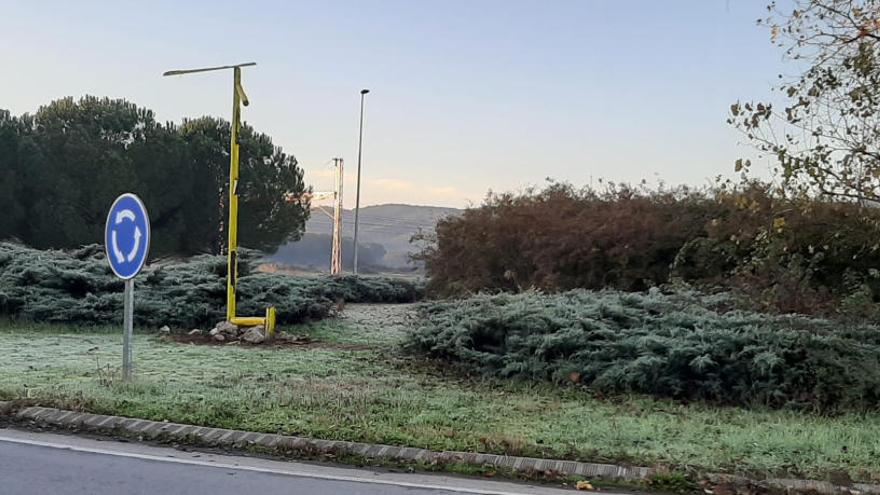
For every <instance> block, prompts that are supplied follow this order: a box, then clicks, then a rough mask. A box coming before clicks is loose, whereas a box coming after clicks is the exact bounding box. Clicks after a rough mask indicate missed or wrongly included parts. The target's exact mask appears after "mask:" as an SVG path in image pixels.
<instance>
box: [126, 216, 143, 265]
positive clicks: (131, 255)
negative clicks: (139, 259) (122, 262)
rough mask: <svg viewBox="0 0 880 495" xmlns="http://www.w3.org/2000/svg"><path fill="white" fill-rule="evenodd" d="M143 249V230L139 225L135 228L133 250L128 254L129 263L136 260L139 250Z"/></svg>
mask: <svg viewBox="0 0 880 495" xmlns="http://www.w3.org/2000/svg"><path fill="white" fill-rule="evenodd" d="M139 247H141V228H140V227H138V226H137V225H135V226H134V247H132V248H131V251H129V253H128V262H129V263H131V261H132V260H133V259H134V257H135V255H136V254H137V252H138V248H139Z"/></svg>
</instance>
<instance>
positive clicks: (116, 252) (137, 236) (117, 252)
mask: <svg viewBox="0 0 880 495" xmlns="http://www.w3.org/2000/svg"><path fill="white" fill-rule="evenodd" d="M135 218H136V217H135V215H134V212H133V211H131V210H129V209H125V210H122V211H119V212H117V213H116V225H119V224H120V223H122V221H123V220H125V219H128V220H131V221H132V222H134V221H135ZM142 235H143V234H142V233H141V229H140V227H138V226H137V225H135V226H134V246H133V247H132V248H131V251H129V253H128V256H125V254H124V253H123V252H122V250H121V249H119V244H118V243H117V242H116V230H113V231H112V232H110V240H111V243H110V244H112V246H111V247H112V248H113V256H115V257H116V261H117V262H118V263H123V262H125V260H126V259H128V261H129V262H131V261H132V260H134V257H135V256H136V255H137V252H138V249H139V248H140V247H141V236H142Z"/></svg>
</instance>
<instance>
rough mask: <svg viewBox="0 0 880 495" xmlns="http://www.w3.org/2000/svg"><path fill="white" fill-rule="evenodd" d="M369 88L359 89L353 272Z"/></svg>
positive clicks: (356, 259)
mask: <svg viewBox="0 0 880 495" xmlns="http://www.w3.org/2000/svg"><path fill="white" fill-rule="evenodd" d="M369 92H370V90H369V89H362V90H361V125H360V130H359V132H358V172H357V192H356V193H355V196H354V274H355V275H357V272H358V214H359V213H360V211H361V151H362V150H363V144H364V96H365V95H366V94H367V93H369Z"/></svg>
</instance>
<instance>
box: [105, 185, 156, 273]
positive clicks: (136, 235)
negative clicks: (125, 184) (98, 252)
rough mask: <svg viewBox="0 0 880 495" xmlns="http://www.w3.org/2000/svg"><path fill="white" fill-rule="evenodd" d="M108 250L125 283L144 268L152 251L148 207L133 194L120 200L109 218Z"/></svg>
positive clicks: (114, 268)
mask: <svg viewBox="0 0 880 495" xmlns="http://www.w3.org/2000/svg"><path fill="white" fill-rule="evenodd" d="M104 246H105V249H106V251H107V261H108V262H109V263H110V269H111V270H113V273H115V274H116V276H117V277H119V278H121V279H123V280H129V279H131V278H133V277H134V276H135V275H137V274H138V272H140V271H141V268H143V266H144V263H145V262H146V261H147V254H148V252H149V250H150V218H149V216H148V215H147V209H146V208H145V207H144V203H143V202H142V201H141V200H140V198H138V197H137V196H135V195H134V194H131V193H126V194H123V195H122V196H119V197H118V198H116V201H114V202H113V206H111V207H110V212H109V213H108V214H107V224H106V226H105V228H104Z"/></svg>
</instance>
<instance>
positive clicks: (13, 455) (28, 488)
mask: <svg viewBox="0 0 880 495" xmlns="http://www.w3.org/2000/svg"><path fill="white" fill-rule="evenodd" d="M49 493H51V494H64V495H123V494H126V495H127V494H145V495H146V494H151V495H152V494H161V495H175V494H186V495H227V494H229V495H232V494H235V495H241V494H248V495H249V494H254V495H274V494H308V495H330V494H346V495H379V494H387V495H404V494H406V495H446V494H463V493H464V494H471V493H473V494H484V495H489V494H495V495H556V494H560V495H561V494H571V493H572V492H570V491H568V490H559V489H550V488H546V487H536V486H528V485H520V484H515V483H505V482H494V481H486V480H475V479H463V478H456V477H449V476H431V475H421V474H406V473H387V472H374V471H366V470H357V469H348V468H342V467H336V466H323V465H313V464H300V463H291V462H283V461H274V460H266V459H259V458H253V457H238V456H227V455H217V454H211V453H203V452H185V451H181V450H177V449H173V448H166V447H156V446H150V445H140V444H137V443H125V442H116V441H98V440H94V439H89V438H79V437H75V436H69V435H58V434H50V433H35V432H27V431H18V430H0V494H3V495H31V494H34V495H37V494H40V495H42V494H49Z"/></svg>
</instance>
